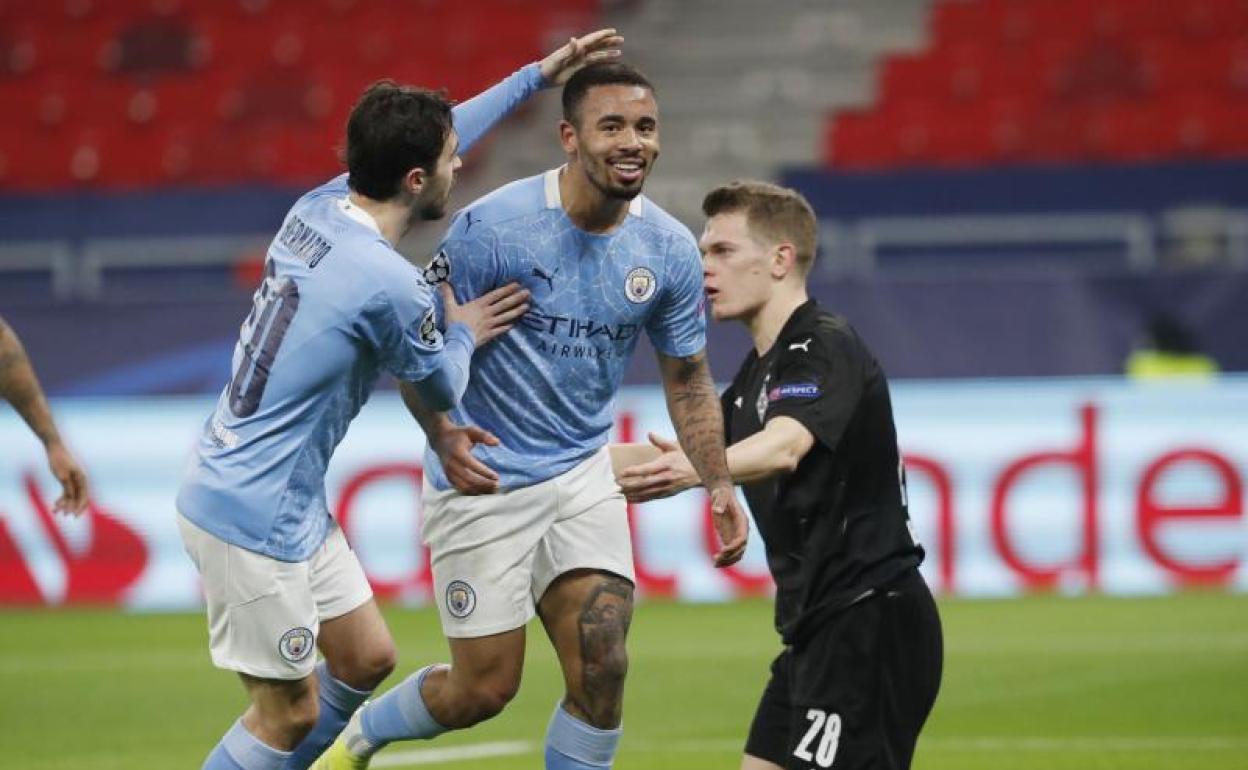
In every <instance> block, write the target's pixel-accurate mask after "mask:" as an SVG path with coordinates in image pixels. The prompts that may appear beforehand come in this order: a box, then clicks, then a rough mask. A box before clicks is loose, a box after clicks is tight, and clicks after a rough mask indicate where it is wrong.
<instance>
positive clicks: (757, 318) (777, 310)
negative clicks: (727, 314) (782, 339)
mask: <svg viewBox="0 0 1248 770" xmlns="http://www.w3.org/2000/svg"><path fill="white" fill-rule="evenodd" d="M808 299H809V297H807V295H806V287H805V286H801V287H798V288H795V289H789V290H784V289H777V290H776V293H775V294H773V295H771V299H769V300H767V302H765V303H764V304H763V306H762V307H760V308H759V309H758V312H757V313H755V314H754V315H753V316H752V317H750V318H749V319H747V320H746V322H745V326H746V328H747V329H749V330H750V337H752V338H753V339H754V350H755V351H757V352H758V356H759V358H762V357H763V356H765V355H767V351H769V350H771V346H772V345H775V344H776V338H777V337H779V336H780V332H781V330H783V329H784V325H785V324H786V323H788V322H789V319H790V318H792V317H793V313H794V312H796V311H797V309H798V308H799V307H801V306H802V305H804V304H806V302H807V300H808Z"/></svg>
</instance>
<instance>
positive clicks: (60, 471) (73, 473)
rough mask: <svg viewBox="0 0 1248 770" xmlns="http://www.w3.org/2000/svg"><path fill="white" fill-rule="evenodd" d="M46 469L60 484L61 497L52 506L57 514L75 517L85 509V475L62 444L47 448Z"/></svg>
mask: <svg viewBox="0 0 1248 770" xmlns="http://www.w3.org/2000/svg"><path fill="white" fill-rule="evenodd" d="M48 468H49V469H51V471H52V475H53V476H55V477H56V480H57V481H59V482H61V496H60V497H59V498H57V500H56V502H55V503H53V504H52V510H54V511H56V512H57V513H68V514H70V515H73V516H77V515H79V514H81V513H82V511H83V509H84V508H86V507H87V474H86V473H85V472H84V471H83V470H82V466H81V465H79V464H78V461H77V460H75V459H74V456H73V455H72V454H70V453H69V450H68V449H66V448H65V445H64V444H59V443H58V444H52V445H51V446H49V447H48Z"/></svg>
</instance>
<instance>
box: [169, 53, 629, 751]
mask: <svg viewBox="0 0 1248 770" xmlns="http://www.w3.org/2000/svg"><path fill="white" fill-rule="evenodd" d="M618 41H619V38H618V37H617V36H615V34H614V31H613V30H603V31H600V32H598V33H595V34H593V35H591V36H588V37H587V38H585V39H583V40H576V39H573V40H572V41H571V42H569V43H568V44H567V45H565V46H563V47H561V48H560V49H559V50H557V51H555V52H554V53H552V54H551V55H549V56H547V57H546V58H545V59H543V60H542V61H541V62H539V63H535V64H532V65H529V66H527V67H525V68H523V69H521V70H520V71H518V72H517V73H516V74H514V75H512V76H511V77H509V78H508V79H506V80H504V81H503V82H502V83H500V84H498V85H496V86H494V87H493V88H491V89H490V90H488V91H486V92H485V93H483V94H481V95H480V96H478V97H476V98H475V99H472V100H470V101H469V102H467V103H465V104H463V105H460V106H458V107H455V108H453V109H452V107H451V105H450V103H449V102H448V101H447V100H446V98H445V97H444V96H443V95H442V94H439V93H435V92H432V91H427V90H423V89H418V88H412V87H406V86H399V85H398V84H395V83H393V82H391V81H381V82H379V83H375V84H374V85H372V86H370V87H369V88H368V89H367V90H366V91H365V92H364V94H363V96H362V97H361V99H360V100H359V101H358V102H357V103H356V105H355V106H354V108H353V109H352V111H351V116H350V118H349V119H348V121H347V143H346V144H347V147H346V163H347V169H348V173H347V174H345V175H343V176H340V177H338V178H336V179H334V180H332V181H330V182H329V183H327V184H325V185H323V186H321V187H318V188H317V189H315V190H313V191H311V192H309V193H308V194H307V195H305V196H303V197H302V198H300V199H299V200H298V201H297V202H296V203H295V205H294V206H293V207H292V208H291V210H290V213H289V214H288V215H287V216H286V219H285V221H284V222H283V223H282V225H281V227H280V229H279V230H278V233H277V236H276V237H275V238H274V239H273V242H272V244H271V246H270V247H269V251H268V257H267V260H266V264H265V276H264V280H263V282H262V284H261V286H260V288H259V289H258V290H257V291H256V294H255V299H254V306H253V308H252V311H251V313H250V315H249V316H248V317H247V319H246V321H245V322H244V323H243V325H242V329H241V331H240V334H239V342H238V345H237V347H236V349H235V353H234V359H233V363H232V373H231V375H232V376H231V379H230V382H229V384H228V385H227V386H226V388H225V389H224V391H223V392H222V394H221V396H220V398H219V399H218V403H217V407H216V409H215V411H214V413H213V414H212V415H211V416H210V417H209V418H208V421H207V423H206V425H205V427H204V431H203V434H202V436H201V438H200V440H199V443H198V445H197V447H196V449H195V454H194V457H193V459H192V461H191V463H190V467H189V468H188V470H187V473H186V476H185V478H184V479H183V484H182V487H181V489H180V490H179V494H178V500H177V506H178V510H179V513H180V516H179V517H178V526H179V530H180V532H181V534H182V537H183V541H184V543H185V544H186V548H187V551H188V553H189V554H190V555H191V558H192V560H193V561H194V562H195V564H196V567H197V568H198V569H199V571H200V574H201V576H202V577H203V587H204V593H205V596H206V598H207V605H208V613H207V614H208V625H209V637H210V651H211V655H212V659H213V662H214V663H215V664H216V665H217V666H218V667H221V668H225V669H229V670H233V671H237V672H238V673H239V674H240V675H241V677H242V680H243V684H244V686H245V688H246V689H247V692H248V695H249V697H250V700H251V706H250V708H249V709H248V710H247V711H246V713H245V714H244V715H243V717H242V718H241V719H239V720H238V721H237V722H236V723H235V724H234V726H233V727H232V728H230V730H229V731H227V733H226V734H225V736H224V737H223V738H222V740H221V741H220V743H218V744H217V746H216V747H215V748H214V749H213V751H212V752H211V753H210V754H209V756H208V759H207V760H206V762H205V764H204V769H205V770H279V769H280V770H304V768H307V767H308V765H309V764H311V762H312V761H313V760H314V759H315V758H316V757H317V756H318V755H319V754H320V753H321V752H322V751H323V750H324V748H325V747H326V746H327V745H329V743H330V742H331V741H332V740H333V739H334V737H335V736H336V735H337V734H338V733H339V732H340V731H341V729H342V727H343V725H344V724H345V723H346V722H347V719H348V718H349V717H350V715H351V713H352V712H354V711H355V710H356V708H357V707H358V706H359V705H360V703H362V702H363V701H364V699H365V698H366V697H367V696H368V695H369V693H370V692H371V691H372V689H373V688H374V687H376V686H377V685H378V684H379V683H380V682H381V681H382V680H383V679H384V678H385V677H386V676H387V675H388V674H389V673H390V671H391V670H393V668H394V665H395V649H394V642H393V640H392V639H391V637H390V633H389V630H388V629H387V628H386V625H385V622H384V620H383V619H382V617H381V614H380V612H379V611H378V609H377V607H376V604H375V602H373V600H372V591H371V590H370V588H369V585H368V581H367V579H366V577H365V576H364V572H363V570H362V569H361V567H360V564H359V561H358V560H357V559H356V557H355V555H354V553H352V552H351V550H350V548H349V547H348V545H347V543H346V540H345V538H344V537H343V534H342V532H341V530H340V529H339V528H338V526H337V524H336V523H335V522H334V521H333V518H332V516H331V515H330V512H329V510H328V506H327V505H326V500H325V488H324V475H325V470H326V466H327V464H328V463H329V459H330V456H331V455H332V453H333V451H334V448H335V447H336V446H337V444H338V442H339V441H340V440H341V439H342V437H343V435H344V434H345V432H346V429H347V426H348V424H349V423H350V421H351V419H352V418H353V417H354V416H355V415H356V414H357V413H358V412H359V410H360V408H361V407H362V406H363V404H364V402H365V401H366V400H367V399H368V396H369V394H370V393H371V391H372V389H373V387H374V385H375V384H376V382H377V379H378V377H379V376H380V374H381V372H382V371H388V372H390V373H392V374H393V375H395V376H396V377H397V378H399V380H400V381H401V382H405V383H408V384H410V385H412V386H413V387H415V388H416V390H417V391H418V392H419V393H420V394H421V396H422V398H424V399H426V400H427V401H429V402H430V403H432V404H435V405H437V406H438V408H449V407H451V406H453V405H455V403H456V402H457V401H458V399H459V397H460V396H461V395H462V393H463V389H464V387H465V385H466V383H467V381H468V364H469V359H470V358H471V356H472V353H473V350H474V348H475V347H477V346H480V345H483V344H485V343H486V342H489V341H490V340H493V339H494V338H495V337H497V336H499V335H500V334H503V333H505V332H506V331H507V330H509V329H510V328H511V325H512V324H514V323H515V321H516V320H517V319H518V318H519V317H520V316H521V315H522V314H523V313H524V312H525V311H526V310H527V308H528V306H527V304H525V302H526V300H527V292H525V291H523V290H522V289H521V288H520V287H519V286H508V287H502V288H500V289H497V290H495V291H491V292H488V293H486V294H484V295H483V296H481V297H478V298H474V299H473V300H472V301H468V302H464V303H463V304H460V303H458V302H456V301H454V299H453V298H450V297H449V296H448V297H447V298H446V299H445V300H444V301H443V302H442V303H435V302H434V296H435V293H436V292H437V291H439V290H438V289H435V288H433V287H431V286H430V285H429V284H428V283H427V282H426V281H425V280H424V277H423V272H422V271H421V270H420V269H418V268H416V267H414V266H413V265H411V264H410V263H408V262H407V260H406V259H405V258H404V257H403V256H402V255H401V254H399V253H398V251H396V249H395V245H396V244H397V243H398V242H399V240H400V239H401V238H402V237H403V234H404V233H406V232H407V231H408V230H409V229H410V227H411V226H412V224H413V223H414V222H415V221H417V220H421V219H437V218H440V217H442V216H443V214H444V212H445V210H446V205H447V200H448V198H449V194H450V190H451V187H452V186H453V183H454V175H455V172H456V170H458V168H459V166H460V160H459V157H458V153H459V152H460V151H461V150H465V149H467V148H468V147H469V146H471V145H472V144H473V143H474V142H475V141H476V140H477V139H479V138H480V137H481V136H482V135H483V134H484V133H485V131H486V130H487V129H488V128H489V127H490V126H491V125H493V124H494V123H495V122H497V121H498V120H499V119H500V118H502V117H503V116H504V115H506V114H507V113H508V112H509V111H510V110H511V109H512V108H513V107H515V106H516V105H517V104H519V103H520V102H521V101H523V100H524V99H525V98H527V97H528V96H529V95H531V94H532V93H534V92H535V91H537V90H538V89H539V88H542V87H545V86H548V85H553V84H555V83H557V82H561V80H560V78H564V77H566V76H567V75H568V74H569V73H570V72H571V71H575V70H576V69H578V68H580V67H581V66H583V65H584V64H585V63H586V61H588V60H590V59H592V58H594V57H595V56H596V55H602V53H603V52H604V49H612V50H614V46H615V45H617V44H618ZM441 291H443V292H444V293H445V294H447V295H449V291H446V290H441ZM440 326H444V327H445V331H441V330H440V329H439V327H440ZM318 648H319V649H320V651H321V653H322V654H323V655H324V660H323V661H322V662H321V663H320V664H317V662H316V655H315V650H316V649H318Z"/></svg>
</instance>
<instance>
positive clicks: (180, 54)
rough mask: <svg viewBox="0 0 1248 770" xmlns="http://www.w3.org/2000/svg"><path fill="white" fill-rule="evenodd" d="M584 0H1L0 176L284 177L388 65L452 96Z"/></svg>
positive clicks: (312, 173) (590, 2)
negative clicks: (1, 115)
mask: <svg viewBox="0 0 1248 770" xmlns="http://www.w3.org/2000/svg"><path fill="white" fill-rule="evenodd" d="M595 12H596V2H595V1H594V0H543V2H540V3H536V2H531V0H474V2H471V3H465V2H455V0H0V104H2V105H4V108H3V111H4V119H3V122H2V123H0V188H2V189H4V190H10V191H15V190H23V191H39V190H68V189H82V188H84V187H85V188H103V189H118V188H131V187H151V186H159V185H166V184H177V185H214V184H237V183H250V182H273V183H279V184H280V183H294V182H304V181H309V180H316V179H319V178H323V177H324V176H326V174H327V173H332V172H333V171H334V169H336V168H338V162H337V159H336V157H335V153H334V147H335V146H336V145H338V144H340V143H341V135H342V130H343V126H344V124H345V118H346V115H347V113H348V112H349V110H350V107H351V104H352V103H353V102H354V100H355V99H356V98H357V97H358V95H359V93H360V92H361V90H362V89H363V87H364V86H365V85H367V84H368V83H369V82H371V81H373V80H376V79H378V78H381V77H391V78H394V79H396V80H399V81H402V82H412V83H418V84H421V85H426V86H430V87H445V88H446V89H447V90H448V92H449V93H450V95H451V96H452V97H453V98H457V99H462V98H465V97H467V96H471V95H472V94H473V93H475V92H477V91H478V90H480V89H481V88H482V87H484V86H486V85H488V84H489V83H491V82H492V81H494V80H496V79H497V78H499V77H501V76H503V75H505V74H507V73H508V72H510V71H511V70H512V69H514V68H515V67H516V66H517V65H518V64H519V63H522V62H525V61H531V60H533V59H535V58H536V57H537V56H538V55H539V53H540V52H541V51H543V50H544V49H545V47H546V46H547V44H548V42H549V38H550V37H551V36H552V35H553V34H557V33H558V32H559V31H564V30H571V29H585V28H587V25H588V24H590V23H592V20H593V16H594V15H595Z"/></svg>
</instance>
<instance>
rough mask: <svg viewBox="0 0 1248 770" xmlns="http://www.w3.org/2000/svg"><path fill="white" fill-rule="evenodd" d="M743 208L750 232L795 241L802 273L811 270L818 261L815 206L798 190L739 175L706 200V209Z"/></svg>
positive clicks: (708, 212) (777, 240)
mask: <svg viewBox="0 0 1248 770" xmlns="http://www.w3.org/2000/svg"><path fill="white" fill-rule="evenodd" d="M737 212H743V213H744V214H745V221H746V224H748V225H749V227H750V233H751V234H752V235H753V236H754V237H756V238H758V239H759V240H761V241H765V242H767V243H772V244H775V243H792V244H793V249H794V251H795V252H796V256H797V265H798V268H799V269H800V270H801V271H802V275H807V274H809V273H810V267H811V265H812V264H813V263H814V261H815V247H816V233H817V231H818V228H817V226H816V224H815V210H814V209H813V208H811V206H810V202H809V201H807V200H806V198H805V197H804V196H803V195H802V194H801V193H799V192H798V191H797V190H791V189H789V188H788V187H781V186H780V185H776V184H771V183H770V182H760V181H757V180H753V179H737V180H735V181H732V182H729V183H728V184H726V185H721V186H720V187H716V188H715V189H714V190H711V191H710V192H709V193H707V194H706V197H705V198H704V199H703V200H702V213H703V214H705V215H706V216H707V217H713V216H715V215H717V214H735V213H737Z"/></svg>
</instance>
